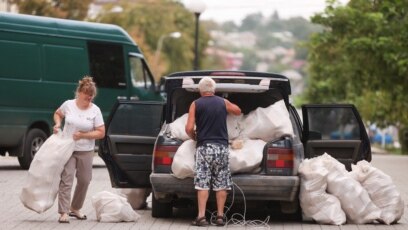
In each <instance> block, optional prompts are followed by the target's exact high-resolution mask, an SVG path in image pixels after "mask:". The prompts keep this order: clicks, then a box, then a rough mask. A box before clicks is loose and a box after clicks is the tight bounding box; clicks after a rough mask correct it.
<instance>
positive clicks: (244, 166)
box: [229, 139, 266, 173]
mask: <svg viewBox="0 0 408 230" xmlns="http://www.w3.org/2000/svg"><path fill="white" fill-rule="evenodd" d="M265 144H266V142H265V141H263V140H249V139H248V140H244V143H243V147H242V148H241V149H232V148H229V165H230V170H231V173H243V172H253V171H255V170H257V169H258V168H259V165H260V164H261V161H262V157H263V148H264V146H265Z"/></svg>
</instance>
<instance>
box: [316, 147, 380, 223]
mask: <svg viewBox="0 0 408 230" xmlns="http://www.w3.org/2000/svg"><path fill="white" fill-rule="evenodd" d="M322 157H323V160H324V164H325V167H326V169H327V170H328V171H329V173H328V175H327V191H328V192H329V193H331V194H333V195H335V196H336V197H337V198H338V199H339V200H340V203H341V207H342V209H343V211H344V212H345V213H346V216H347V221H348V222H349V223H353V224H365V223H372V222H374V221H375V220H378V219H379V218H380V215H381V210H380V209H379V208H378V207H377V206H376V205H375V204H374V203H373V202H372V200H371V199H370V196H369V195H368V192H367V191H366V190H365V189H364V188H363V186H361V184H360V183H359V182H358V181H356V180H354V179H353V178H352V177H351V176H350V175H349V173H348V172H347V170H346V168H345V166H344V165H343V164H342V163H340V162H339V161H337V160H336V159H334V158H333V157H331V156H330V155H328V154H326V153H325V154H324V155H322Z"/></svg>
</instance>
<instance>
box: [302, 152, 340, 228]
mask: <svg viewBox="0 0 408 230" xmlns="http://www.w3.org/2000/svg"><path fill="white" fill-rule="evenodd" d="M299 174H300V178H301V181H300V182H301V183H300V194H299V199H300V206H301V207H302V211H303V214H304V215H305V216H306V217H307V218H312V219H313V220H314V221H316V222H317V223H319V224H333V225H342V224H344V223H346V214H345V213H344V212H343V210H342V209H341V204H340V201H339V199H337V198H336V197H335V196H333V195H331V194H328V193H327V192H326V188H327V181H326V178H327V174H328V171H327V169H326V168H324V166H323V162H322V160H321V157H315V158H312V159H305V160H304V161H303V162H302V163H301V164H300V165H299Z"/></svg>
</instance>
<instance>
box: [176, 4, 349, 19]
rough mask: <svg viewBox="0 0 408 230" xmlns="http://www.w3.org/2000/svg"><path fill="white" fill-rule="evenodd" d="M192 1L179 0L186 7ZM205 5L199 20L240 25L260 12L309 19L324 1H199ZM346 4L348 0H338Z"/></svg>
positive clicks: (319, 10) (322, 5)
mask: <svg viewBox="0 0 408 230" xmlns="http://www.w3.org/2000/svg"><path fill="white" fill-rule="evenodd" d="M191 1H194V0H181V2H183V3H185V4H186V5H188V4H190V3H191ZM199 1H201V2H203V3H204V4H205V11H204V12H203V13H202V14H201V16H200V19H204V20H208V19H211V20H214V21H217V22H225V21H231V20H232V21H234V22H236V23H240V22H241V20H242V19H244V18H245V16H246V15H248V14H251V13H258V12H261V13H262V14H263V15H264V16H269V15H271V14H272V13H273V12H274V11H275V10H276V11H278V14H279V17H280V18H285V19H287V18H291V17H298V16H302V17H304V18H306V19H309V17H310V16H312V15H314V14H315V13H318V12H323V11H324V9H325V6H326V0H199ZM339 2H340V3H341V4H343V5H344V4H346V3H347V2H348V0H339Z"/></svg>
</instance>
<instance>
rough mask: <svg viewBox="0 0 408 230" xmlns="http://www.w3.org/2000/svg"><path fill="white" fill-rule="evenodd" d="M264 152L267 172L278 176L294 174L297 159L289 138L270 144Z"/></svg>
mask: <svg viewBox="0 0 408 230" xmlns="http://www.w3.org/2000/svg"><path fill="white" fill-rule="evenodd" d="M264 154H266V156H264V159H265V161H264V162H265V165H264V166H265V169H266V174H271V175H277V176H291V175H292V174H293V167H294V162H295V159H294V153H293V149H292V146H291V141H290V140H289V139H285V140H280V141H278V142H274V143H270V144H268V145H267V146H266V151H265V153H264Z"/></svg>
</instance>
